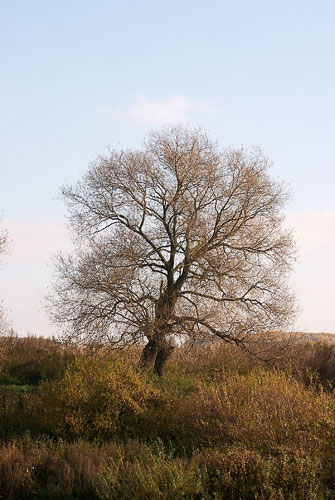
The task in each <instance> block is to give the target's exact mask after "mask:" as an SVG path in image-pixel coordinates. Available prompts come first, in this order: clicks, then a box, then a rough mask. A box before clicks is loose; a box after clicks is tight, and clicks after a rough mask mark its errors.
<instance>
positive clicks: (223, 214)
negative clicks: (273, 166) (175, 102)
mask: <svg viewBox="0 0 335 500" xmlns="http://www.w3.org/2000/svg"><path fill="white" fill-rule="evenodd" d="M269 168H270V162H269V160H268V159H267V158H266V157H265V156H264V155H263V153H262V152H261V150H259V149H255V150H252V151H248V150H246V149H244V148H240V149H231V148H230V149H225V150H223V151H220V150H219V149H218V147H217V144H216V143H215V142H213V141H211V140H210V139H209V138H208V136H207V134H205V133H204V132H202V131H201V130H199V129H192V128H183V127H166V128H164V129H163V130H162V131H160V132H157V133H153V134H152V135H151V136H149V137H148V138H147V140H146V141H145V142H144V144H143V147H142V148H141V149H139V150H136V151H130V150H121V151H117V150H110V151H109V152H108V154H107V155H105V156H100V157H98V158H97V160H96V161H95V162H93V163H92V164H91V165H90V167H89V169H88V171H87V172H86V174H85V175H84V176H83V177H82V178H81V180H80V181H79V182H78V183H77V184H76V185H74V186H65V187H64V188H63V190H62V195H63V197H64V199H65V202H66V204H67V208H68V216H69V225H70V228H71V230H72V235H73V242H74V247H73V248H74V251H73V252H72V254H69V255H65V254H62V253H59V254H58V255H57V256H56V258H55V261H54V262H55V276H54V281H53V283H52V285H51V287H50V289H49V291H48V294H47V308H48V310H49V313H50V317H51V319H52V321H54V322H55V323H56V324H57V325H59V326H60V327H61V329H62V336H61V337H60V338H59V339H58V340H56V339H46V338H35V337H27V338H19V337H17V336H16V335H15V334H14V333H13V332H12V331H11V330H10V326H9V324H8V320H7V318H6V314H5V311H4V309H2V308H1V307H0V499H6V500H21V499H22V500H32V499H36V500H42V499H45V500H46V499H50V500H57V499H62V500H76V499H78V500H82V499H83V500H85V499H87V500H95V499H97V500H98V499H99V500H107V499H111V500H112V499H115V500H122V499H123V500H130V499H134V500H147V499H150V500H169V499H171V500H172V499H173V500H179V499H189V500H192V499H193V500H211V499H212V500H220V499H222V500H225V499H231V500H251V499H258V500H284V499H292V500H312V499H314V500H315V499H323V500H325V499H333V498H335V344H334V343H332V342H331V340H332V338H331V337H327V336H325V337H323V338H321V337H320V336H316V337H315V338H313V337H310V338H308V337H306V336H303V335H299V334H288V333H278V332H282V331H283V330H282V329H285V328H286V329H287V328H288V327H289V325H290V322H291V321H292V319H293V318H294V316H295V313H296V304H295V298H294V294H292V292H291V290H290V287H289V286H288V276H289V272H290V270H291V269H292V265H293V263H294V260H295V256H296V252H295V244H294V238H293V236H292V234H291V231H290V230H289V229H287V227H286V226H285V224H284V218H283V212H282V210H283V207H284V206H285V202H286V200H287V189H286V187H285V186H284V185H283V184H282V183H281V182H279V181H276V180H273V179H272V178H271V177H270V175H269ZM7 244H8V235H7V233H6V232H2V233H0V254H1V253H3V252H4V251H5V250H6V247H7ZM0 306H1V304H0Z"/></svg>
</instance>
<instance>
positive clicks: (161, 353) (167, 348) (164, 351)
mask: <svg viewBox="0 0 335 500" xmlns="http://www.w3.org/2000/svg"><path fill="white" fill-rule="evenodd" d="M174 347H175V346H173V345H171V344H170V345H162V346H159V347H158V350H157V354H156V359H155V364H154V372H155V374H156V375H158V376H159V377H161V376H162V375H163V372H164V368H165V364H166V362H167V360H168V359H169V357H170V356H171V354H172V352H173V349H174Z"/></svg>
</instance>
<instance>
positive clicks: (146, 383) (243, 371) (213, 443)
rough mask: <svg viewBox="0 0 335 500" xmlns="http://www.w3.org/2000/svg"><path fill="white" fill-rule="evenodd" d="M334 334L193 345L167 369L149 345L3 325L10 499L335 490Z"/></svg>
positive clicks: (5, 485) (1, 373)
mask: <svg viewBox="0 0 335 500" xmlns="http://www.w3.org/2000/svg"><path fill="white" fill-rule="evenodd" d="M329 339H330V337H327V336H324V337H323V338H322V337H320V336H319V337H316V338H313V341H311V340H310V339H309V338H308V337H307V336H306V337H305V338H301V339H298V340H297V339H296V340H295V341H294V342H293V341H292V339H291V337H288V336H285V335H280V334H273V335H272V337H270V340H266V341H265V340H263V339H259V343H258V345H257V352H258V357H255V356H251V355H250V354H248V352H246V351H243V350H241V349H239V348H237V347H235V346H233V345H228V344H223V343H217V344H214V345H208V346H194V347H192V348H191V347H190V346H183V347H179V348H177V349H175V352H174V354H173V357H172V359H171V361H169V363H168V365H167V368H166V374H165V375H164V377H157V376H156V375H154V374H153V373H150V372H141V371H139V370H138V369H137V362H138V358H139V356H140V350H139V349H136V348H128V349H126V350H123V351H119V352H115V351H114V352H113V351H107V350H106V349H105V348H101V349H97V350H95V351H90V350H88V349H86V350H85V349H79V348H76V347H74V346H65V345H62V344H60V343H58V342H57V341H56V340H54V339H44V338H35V337H27V338H17V337H15V336H3V337H0V400H1V404H0V498H2V499H6V500H19V499H22V500H26V499H27V500H28V499H37V500H42V499H62V500H67V499H68V500H70V499H71V500H75V499H90V500H94V499H101V500H102V499H116V500H121V499H123V500H130V499H134V500H140V499H151V500H156V499H157V500H158V499H161V500H165V499H173V500H179V499H190V500H192V499H197V500H207V499H208V500H209V499H217V500H219V499H232V500H235V499H236V500H239V499H243V500H244V499H245V500H247V499H262V500H265V499H269V500H277V499H296V500H298V499H299V500H300V499H301V500H308V499H333V498H335V392H334V386H335V344H334V343H332V342H330V340H329ZM260 358H262V359H260Z"/></svg>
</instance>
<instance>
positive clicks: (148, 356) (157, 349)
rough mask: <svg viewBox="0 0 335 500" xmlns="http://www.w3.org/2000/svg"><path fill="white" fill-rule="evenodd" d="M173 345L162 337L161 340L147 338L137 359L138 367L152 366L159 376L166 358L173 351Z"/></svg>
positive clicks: (146, 368)
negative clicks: (138, 359)
mask: <svg viewBox="0 0 335 500" xmlns="http://www.w3.org/2000/svg"><path fill="white" fill-rule="evenodd" d="M173 349H174V346H173V345H172V344H171V343H169V342H167V341H166V340H165V339H163V340H162V341H161V342H159V341H157V340H155V339H149V341H148V343H147V345H146V346H145V347H144V348H143V351H142V354H141V358H140V361H139V367H140V369H144V370H148V369H150V368H151V367H152V366H153V367H154V373H155V374H156V375H158V376H159V377H161V376H162V375H163V372H164V367H165V364H166V362H167V360H168V359H169V358H170V356H171V354H172V352H173Z"/></svg>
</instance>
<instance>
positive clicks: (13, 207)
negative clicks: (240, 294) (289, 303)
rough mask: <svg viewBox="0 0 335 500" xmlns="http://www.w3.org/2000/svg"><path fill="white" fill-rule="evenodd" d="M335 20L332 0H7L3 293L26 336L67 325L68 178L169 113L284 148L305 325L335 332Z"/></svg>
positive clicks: (2, 7) (279, 163)
mask: <svg viewBox="0 0 335 500" xmlns="http://www.w3.org/2000/svg"><path fill="white" fill-rule="evenodd" d="M334 26H335V2H334V1H332V0H328V1H325V0H319V1H316V0H315V1H314V0H305V1H302V0H291V1H286V0H284V1H278V0H277V1H274V0H273V1H272V0H267V1H265V0H263V1H260V0H253V1H247V0H244V1H241V0H240V1H239V0H235V1H229V2H228V1H224V0H222V1H218V0H215V1H214V0H209V1H207V2H200V1H188V0H185V1H179V2H177V1H174V0H173V1H169V2H162V1H157V0H156V1H145V0H143V1H141V2H140V1H138V2H137V1H124V2H122V3H121V2H120V1H119V2H115V1H101V0H95V1H93V0H92V1H83V0H81V1H79V0H78V1H71V0H67V1H66V2H65V1H63V0H58V1H57V2H47V1H37V0H31V1H29V2H27V1H16V0H2V1H0V71H1V79H0V168H1V177H0V210H2V211H3V222H2V224H3V225H4V226H6V227H8V228H9V230H10V232H11V236H12V239H13V241H12V245H11V255H9V256H7V258H6V262H5V265H4V266H2V268H1V272H0V297H1V298H3V300H4V304H5V305H6V306H7V308H8V309H9V310H10V311H11V316H12V317H13V318H14V326H15V328H16V329H17V330H18V332H19V333H20V334H25V333H26V332H27V331H30V332H32V333H34V332H35V333H37V334H46V335H47V334H50V333H51V332H52V329H51V327H50V326H49V325H48V323H47V319H46V317H45V316H44V314H43V311H42V310H41V306H40V299H41V295H43V293H44V292H45V289H46V286H47V284H48V282H49V281H50V269H49V268H48V267H47V264H48V262H49V260H50V254H51V253H52V252H54V251H56V250H57V249H61V248H66V247H68V242H67V239H66V236H65V234H64V228H63V226H62V224H63V222H64V218H63V215H64V213H65V211H64V207H63V206H62V204H61V202H59V201H57V200H56V197H57V194H58V192H59V187H60V185H61V184H63V183H64V182H66V181H69V182H72V181H75V180H76V179H78V177H79V174H80V172H83V171H84V170H85V169H86V166H87V164H88V162H89V161H90V160H92V159H93V158H94V156H95V155H96V154H97V153H99V152H101V151H102V150H103V148H104V145H106V144H110V145H113V146H117V145H120V146H122V147H135V146H137V145H139V144H140V142H141V139H142V137H143V136H144V135H145V134H146V133H147V132H148V131H150V130H151V129H154V128H157V127H159V126H161V125H162V124H163V123H164V122H169V121H170V122H180V121H189V122H190V123H196V124H200V125H202V126H203V127H204V128H206V129H208V131H209V134H210V135H211V136H212V137H213V138H217V139H218V140H219V143H220V144H221V145H236V146H239V145H241V144H245V145H255V144H260V145H261V146H262V147H263V149H264V151H265V153H266V154H267V155H268V156H270V158H272V160H273V161H274V167H273V171H272V172H273V175H274V176H275V177H280V178H282V179H283V180H285V181H287V182H288V183H289V184H290V185H291V188H292V191H293V193H294V198H293V200H292V202H291V203H290V205H289V206H288V219H289V221H290V223H291V224H292V225H293V226H294V227H295V228H296V231H297V237H298V239H299V245H300V248H301V257H300V263H299V264H298V265H297V268H296V274H295V276H294V277H293V282H294V286H295V287H296V289H297V291H298V296H299V298H300V301H301V305H302V308H303V313H302V315H301V317H300V319H299V320H298V321H297V324H296V327H297V328H303V329H306V330H314V331H322V330H327V331H333V332H335V316H334V313H333V291H332V282H333V281H334V279H335V269H334V263H333V254H334V251H335V197H334V186H335V152H334V125H335V92H334V84H335V64H334V62H335V57H334V55H335V30H334Z"/></svg>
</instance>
